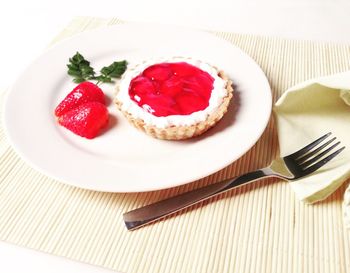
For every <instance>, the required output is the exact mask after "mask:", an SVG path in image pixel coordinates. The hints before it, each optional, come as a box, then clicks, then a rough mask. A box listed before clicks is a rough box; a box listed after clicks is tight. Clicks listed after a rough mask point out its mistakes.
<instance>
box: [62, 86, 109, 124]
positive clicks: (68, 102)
mask: <svg viewBox="0 0 350 273" xmlns="http://www.w3.org/2000/svg"><path fill="white" fill-rule="evenodd" d="M89 101H97V102H100V103H102V104H104V103H105V96H104V94H103V92H102V90H101V88H99V87H98V86H97V85H96V84H94V83H92V82H82V83H80V84H78V85H77V86H76V87H75V88H74V89H73V90H72V91H71V92H70V93H69V94H68V95H67V96H66V97H65V98H64V99H63V100H62V101H61V102H60V104H59V105H58V106H57V107H56V109H55V115H56V116H57V117H59V116H61V115H63V114H65V113H67V112H68V111H70V110H72V109H74V108H76V107H78V106H79V105H82V104H84V103H86V102H89Z"/></svg>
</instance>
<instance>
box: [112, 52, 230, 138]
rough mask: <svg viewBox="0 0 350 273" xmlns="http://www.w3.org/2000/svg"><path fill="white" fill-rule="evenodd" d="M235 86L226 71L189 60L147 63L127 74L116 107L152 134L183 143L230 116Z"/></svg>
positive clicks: (131, 121)
mask: <svg viewBox="0 0 350 273" xmlns="http://www.w3.org/2000/svg"><path fill="white" fill-rule="evenodd" d="M231 85H232V82H231V80H230V79H229V78H228V77H227V76H226V75H225V73H224V72H223V71H220V70H218V69H217V68H216V67H214V66H211V65H209V64H207V63H205V62H202V61H199V60H194V59H191V58H183V57H174V58H168V59H161V60H153V61H146V62H143V63H141V64H138V65H136V66H135V67H133V68H131V69H129V70H127V71H126V72H125V74H124V75H123V77H122V79H121V81H120V83H119V84H118V85H117V94H116V97H115V103H116V105H117V107H118V108H119V110H120V111H121V112H122V113H123V114H124V115H125V117H126V118H127V119H128V121H129V122H130V123H131V124H133V125H134V126H135V127H137V128H139V129H141V130H143V131H144V132H145V133H147V134H148V135H151V136H153V137H156V138H159V139H168V140H180V139H187V138H191V137H194V136H198V135H200V134H202V133H204V132H205V131H207V130H208V129H209V128H211V127H213V126H214V125H215V124H216V123H217V122H218V121H219V120H220V119H221V118H222V117H223V115H224V114H225V113H226V112H227V108H228V105H229V103H230V100H231V98H232V93H233V89H232V86H231Z"/></svg>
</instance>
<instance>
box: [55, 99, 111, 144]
mask: <svg viewBox="0 0 350 273" xmlns="http://www.w3.org/2000/svg"><path fill="white" fill-rule="evenodd" d="M58 123H59V124H60V125H62V126H63V127H66V128H67V129H68V130H70V131H72V132H73V133H75V134H77V135H79V136H82V137H86V138H89V139H91V138H94V137H96V136H97V135H98V134H99V132H100V131H101V129H102V128H103V127H105V126H106V125H107V124H108V110H107V107H106V106H105V105H104V104H102V103H100V102H95V101H93V102H87V103H84V104H82V105H80V106H78V107H76V108H74V109H72V110H70V111H68V112H66V113H64V114H63V115H61V116H60V117H59V118H58Z"/></svg>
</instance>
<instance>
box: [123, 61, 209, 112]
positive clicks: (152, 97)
mask: <svg viewBox="0 0 350 273" xmlns="http://www.w3.org/2000/svg"><path fill="white" fill-rule="evenodd" d="M213 84H214V78H213V77H212V76H211V75H210V74H209V73H207V72H206V71H204V70H201V69H200V68H198V67H196V66H193V65H191V64H189V63H186V62H178V63H159V64H154V65H152V66H150V67H148V68H146V69H145V70H144V71H143V72H142V73H141V74H140V75H138V76H136V77H135V78H133V79H132V80H131V82H130V86H129V96H130V98H131V99H132V100H133V101H135V102H136V103H137V104H138V105H139V106H140V107H142V108H144V109H145V110H146V111H148V112H149V113H151V114H152V115H154V116H157V117H164V116H170V115H189V114H191V113H193V112H197V111H201V110H204V109H205V108H206V107H208V105H209V100H210V96H211V92H212V90H213Z"/></svg>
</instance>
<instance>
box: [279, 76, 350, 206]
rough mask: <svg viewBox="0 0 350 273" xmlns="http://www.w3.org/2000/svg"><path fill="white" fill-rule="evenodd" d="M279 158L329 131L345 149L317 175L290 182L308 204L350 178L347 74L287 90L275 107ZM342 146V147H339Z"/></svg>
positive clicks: (349, 97)
mask: <svg viewBox="0 0 350 273" xmlns="http://www.w3.org/2000/svg"><path fill="white" fill-rule="evenodd" d="M274 114H275V120H276V122H277V131H278V138H279V144H280V153H281V156H285V155H288V154H290V153H292V152H294V151H296V150H298V149H299V148H301V147H303V146H305V145H307V144H308V143H310V142H311V141H312V140H315V139H317V138H318V137H320V136H322V135H324V134H325V133H328V132H332V134H333V136H336V137H337V139H338V140H340V141H341V145H342V146H346V149H345V150H344V151H343V152H342V153H341V154H340V155H338V156H337V157H336V158H335V159H333V160H332V161H331V162H329V163H328V164H327V165H325V166H324V167H322V168H321V169H319V170H318V171H317V172H316V173H314V174H312V175H310V176H308V177H305V178H303V179H300V180H298V181H296V182H291V183H290V186H291V187H292V189H293V190H294V191H295V194H296V196H297V198H299V199H300V200H302V201H305V202H307V203H313V202H317V201H320V200H323V199H325V198H326V197H327V196H329V195H330V194H331V193H333V192H334V191H335V190H336V189H337V188H338V187H339V186H340V185H341V184H342V183H343V182H344V181H345V180H346V179H347V178H348V177H350V71H348V72H344V73H341V74H336V75H332V76H327V77H322V78H317V79H312V80H309V81H306V82H304V83H301V84H298V85H296V86H294V87H292V88H290V89H288V90H287V91H286V92H285V93H284V94H283V96H282V97H281V98H280V99H279V100H278V101H277V103H276V105H275V107H274ZM339 147H341V146H339Z"/></svg>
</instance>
